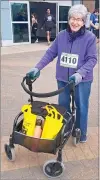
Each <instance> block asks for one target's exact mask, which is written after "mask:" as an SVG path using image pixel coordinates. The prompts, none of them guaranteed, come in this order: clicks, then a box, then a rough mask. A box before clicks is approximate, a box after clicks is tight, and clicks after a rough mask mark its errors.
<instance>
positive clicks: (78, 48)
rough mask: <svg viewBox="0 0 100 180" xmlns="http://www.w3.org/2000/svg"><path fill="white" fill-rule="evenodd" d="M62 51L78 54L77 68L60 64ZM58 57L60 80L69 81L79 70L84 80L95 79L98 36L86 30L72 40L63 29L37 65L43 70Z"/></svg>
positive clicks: (57, 71) (58, 77) (57, 74)
mask: <svg viewBox="0 0 100 180" xmlns="http://www.w3.org/2000/svg"><path fill="white" fill-rule="evenodd" d="M62 52H65V53H72V54H78V55H79V60H78V66H77V68H76V69H75V68H74V69H73V68H66V67H63V66H60V57H61V54H62ZM57 56H58V58H57V63H56V79H57V80H59V81H64V82H66V81H68V79H69V77H70V76H71V75H73V74H74V73H75V72H78V73H79V74H80V75H81V76H82V77H83V80H82V81H83V82H85V81H92V80H93V68H94V66H95V65H96V63H97V51H96V37H95V35H94V34H93V33H92V32H90V31H88V30H86V31H85V33H84V34H83V35H82V36H79V37H77V38H76V39H75V40H74V41H70V36H69V32H68V31H66V30H63V31H61V32H60V33H59V34H58V35H57V37H56V39H55V40H54V42H53V43H52V45H51V47H50V48H49V49H48V50H47V51H46V53H45V54H44V56H43V57H42V59H41V60H40V62H39V63H38V64H37V65H36V66H35V67H36V68H38V69H39V70H42V69H43V68H44V67H45V66H46V65H47V64H49V63H50V62H51V61H53V60H54V58H56V57H57Z"/></svg>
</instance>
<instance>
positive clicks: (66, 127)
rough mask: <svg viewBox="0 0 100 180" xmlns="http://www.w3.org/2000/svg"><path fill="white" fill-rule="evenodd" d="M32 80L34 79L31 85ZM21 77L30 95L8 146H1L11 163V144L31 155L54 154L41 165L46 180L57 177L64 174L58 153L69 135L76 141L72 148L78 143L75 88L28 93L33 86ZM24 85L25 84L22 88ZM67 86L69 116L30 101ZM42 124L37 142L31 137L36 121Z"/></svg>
mask: <svg viewBox="0 0 100 180" xmlns="http://www.w3.org/2000/svg"><path fill="white" fill-rule="evenodd" d="M35 80H36V79H34V81H35ZM34 81H32V80H30V79H29V78H28V77H24V78H23V81H22V83H21V85H22V87H23V89H24V90H25V92H26V93H28V94H29V95H30V100H29V104H26V105H23V107H22V108H21V112H20V113H19V114H18V115H17V116H16V117H15V119H14V124H13V131H12V134H11V135H10V138H9V145H8V144H5V146H4V148H5V153H6V155H7V158H8V159H9V160H10V161H14V160H15V151H14V148H15V146H14V144H19V145H21V146H23V147H25V148H27V149H29V150H30V151H33V152H43V153H50V154H56V153H57V152H58V155H57V159H56V160H51V161H47V162H46V163H45V164H44V165H43V172H44V174H45V175H46V176H48V177H59V176H60V175H61V174H62V173H63V170H64V164H63V162H62V149H63V147H64V145H65V144H66V142H67V141H68V139H69V137H70V136H71V134H72V132H74V136H75V138H76V141H75V145H77V143H78V142H79V140H80V135H81V132H80V129H75V121H76V119H75V113H76V108H75V102H74V99H75V97H74V96H75V95H74V94H75V85H74V82H73V81H71V82H67V83H66V86H65V87H63V88H61V89H59V90H57V91H53V92H49V93H35V92H33V91H32V83H33V82H34ZM25 82H26V84H25ZM67 86H69V88H70V96H71V113H69V112H68V111H67V110H66V109H65V108H64V107H62V106H59V105H58V104H49V103H47V102H42V101H34V100H33V97H37V98H46V97H52V96H55V95H58V94H59V93H62V92H63V91H64V89H65V88H66V87H67ZM38 118H39V120H41V121H42V133H41V137H40V138H35V137H34V131H35V126H36V121H37V119H38Z"/></svg>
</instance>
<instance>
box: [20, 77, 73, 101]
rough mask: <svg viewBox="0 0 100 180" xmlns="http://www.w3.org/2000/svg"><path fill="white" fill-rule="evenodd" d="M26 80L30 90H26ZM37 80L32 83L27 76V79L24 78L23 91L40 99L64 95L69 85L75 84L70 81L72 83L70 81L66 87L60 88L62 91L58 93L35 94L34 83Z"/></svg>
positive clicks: (59, 90) (57, 91)
mask: <svg viewBox="0 0 100 180" xmlns="http://www.w3.org/2000/svg"><path fill="white" fill-rule="evenodd" d="M25 80H26V84H27V85H28V88H29V89H28V88H26V85H25ZM35 80H36V79H34V80H33V81H32V80H30V79H29V78H28V77H27V76H25V77H24V78H23V80H22V83H21V85H22V87H23V89H24V91H25V92H26V93H28V94H29V95H30V96H33V97H38V98H47V97H52V96H56V95H58V94H60V93H62V92H63V91H64V90H65V88H66V87H67V86H68V85H70V84H72V83H73V84H74V82H73V81H70V82H69V81H68V82H67V83H66V85H65V87H63V88H60V89H58V90H56V91H52V92H48V93H35V92H33V91H32V83H33V82H34V81H35Z"/></svg>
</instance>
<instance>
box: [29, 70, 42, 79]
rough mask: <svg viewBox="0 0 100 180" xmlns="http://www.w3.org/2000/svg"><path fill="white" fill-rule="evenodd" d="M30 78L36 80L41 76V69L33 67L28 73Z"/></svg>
mask: <svg viewBox="0 0 100 180" xmlns="http://www.w3.org/2000/svg"><path fill="white" fill-rule="evenodd" d="M26 76H27V77H29V79H31V80H34V79H36V78H38V77H39V76H40V70H39V69H38V68H32V69H31V70H30V71H29V72H28V73H27V74H26Z"/></svg>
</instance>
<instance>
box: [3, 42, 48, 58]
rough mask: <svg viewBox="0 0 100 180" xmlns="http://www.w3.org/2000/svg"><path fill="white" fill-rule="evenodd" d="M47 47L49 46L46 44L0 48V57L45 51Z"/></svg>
mask: <svg viewBox="0 0 100 180" xmlns="http://www.w3.org/2000/svg"><path fill="white" fill-rule="evenodd" d="M48 47H49V46H48V45H47V43H46V42H41V43H34V44H25V45H24V44H23V45H13V46H8V47H1V55H7V54H15V53H23V52H32V51H44V50H47V49H48Z"/></svg>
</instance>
